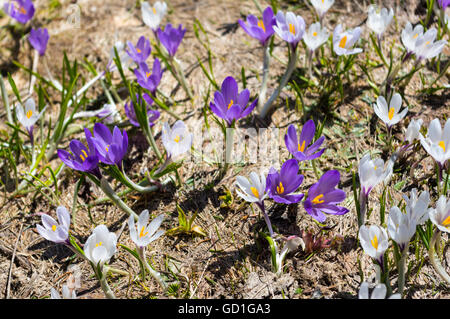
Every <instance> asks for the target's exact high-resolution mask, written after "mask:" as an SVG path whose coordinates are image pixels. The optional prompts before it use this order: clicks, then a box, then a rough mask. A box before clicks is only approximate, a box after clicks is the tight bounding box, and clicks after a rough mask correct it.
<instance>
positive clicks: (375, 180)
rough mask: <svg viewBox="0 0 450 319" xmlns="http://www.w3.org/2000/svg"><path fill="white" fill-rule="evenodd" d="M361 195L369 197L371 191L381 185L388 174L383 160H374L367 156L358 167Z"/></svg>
mask: <svg viewBox="0 0 450 319" xmlns="http://www.w3.org/2000/svg"><path fill="white" fill-rule="evenodd" d="M358 174H359V181H360V184H361V193H362V194H363V195H365V196H368V195H369V193H370V191H371V190H372V189H373V188H374V187H375V186H377V185H378V184H379V183H381V182H382V181H383V180H384V178H385V177H386V176H387V174H388V172H387V170H385V169H384V161H383V160H382V159H381V158H376V159H374V160H372V159H371V158H370V154H366V155H365V156H364V157H363V158H362V159H361V161H360V162H359V166H358Z"/></svg>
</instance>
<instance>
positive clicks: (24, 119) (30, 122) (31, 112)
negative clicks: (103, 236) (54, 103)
mask: <svg viewBox="0 0 450 319" xmlns="http://www.w3.org/2000/svg"><path fill="white" fill-rule="evenodd" d="M46 108H47V107H44V109H43V110H42V111H41V113H39V110H36V103H35V102H34V100H33V99H32V98H29V99H28V100H26V101H25V104H24V105H22V104H20V103H18V104H17V105H16V116H17V120H18V121H19V122H20V123H21V124H22V125H23V126H25V128H26V129H27V131H28V133H29V134H30V135H31V134H32V131H33V126H34V124H36V122H37V121H38V120H39V118H40V117H41V116H42V114H43V113H44V111H45V109H46Z"/></svg>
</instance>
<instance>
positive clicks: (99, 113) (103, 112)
mask: <svg viewBox="0 0 450 319" xmlns="http://www.w3.org/2000/svg"><path fill="white" fill-rule="evenodd" d="M94 116H96V117H98V118H100V119H101V120H102V121H103V122H104V123H107V124H112V123H114V122H120V121H121V120H122V117H121V116H120V113H119V111H118V110H117V107H116V105H115V104H105V105H103V107H102V108H101V109H99V110H95V111H80V112H77V113H75V114H74V116H73V118H74V119H77V118H82V117H94Z"/></svg>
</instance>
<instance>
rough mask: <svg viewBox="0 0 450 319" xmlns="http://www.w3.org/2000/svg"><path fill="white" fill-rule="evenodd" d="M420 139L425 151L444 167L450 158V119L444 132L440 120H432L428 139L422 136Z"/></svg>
mask: <svg viewBox="0 0 450 319" xmlns="http://www.w3.org/2000/svg"><path fill="white" fill-rule="evenodd" d="M419 139H420V143H421V144H422V146H423V148H424V149H425V151H427V153H428V154H430V155H431V156H432V157H433V158H434V159H435V161H436V162H438V163H439V165H441V167H443V166H444V164H445V162H446V161H447V160H448V159H449V158H450V119H447V122H445V126H444V130H442V128H441V124H440V122H439V119H434V120H432V121H431V122H430V125H429V126H428V132H427V135H426V137H424V136H423V135H422V134H420V135H419Z"/></svg>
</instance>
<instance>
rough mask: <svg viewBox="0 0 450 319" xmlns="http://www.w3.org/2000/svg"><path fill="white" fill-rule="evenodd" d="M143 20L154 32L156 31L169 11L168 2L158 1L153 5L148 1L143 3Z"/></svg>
mask: <svg viewBox="0 0 450 319" xmlns="http://www.w3.org/2000/svg"><path fill="white" fill-rule="evenodd" d="M141 11H142V20H144V23H145V24H146V25H147V26H149V27H150V28H151V29H152V30H153V32H156V30H157V29H158V27H159V25H160V23H161V21H162V19H163V18H164V16H165V15H166V13H167V4H166V3H165V2H161V1H156V2H155V4H154V5H153V7H152V6H151V5H150V4H149V3H148V2H145V1H144V2H142V3H141Z"/></svg>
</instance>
